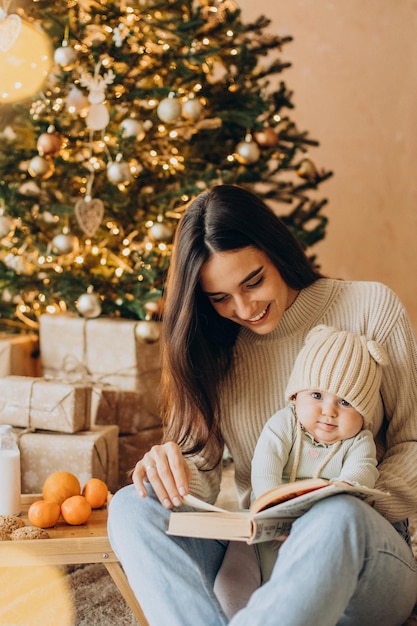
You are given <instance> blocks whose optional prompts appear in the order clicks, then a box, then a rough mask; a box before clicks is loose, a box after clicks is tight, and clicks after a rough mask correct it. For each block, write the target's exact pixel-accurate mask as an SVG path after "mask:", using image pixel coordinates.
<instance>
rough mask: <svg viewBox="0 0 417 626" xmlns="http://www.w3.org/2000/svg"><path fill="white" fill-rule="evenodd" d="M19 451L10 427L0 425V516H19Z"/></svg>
mask: <svg viewBox="0 0 417 626" xmlns="http://www.w3.org/2000/svg"><path fill="white" fill-rule="evenodd" d="M20 489H21V487H20V450H19V447H18V445H17V443H16V439H15V436H14V434H13V429H12V427H11V426H4V425H0V515H20V512H21V508H20Z"/></svg>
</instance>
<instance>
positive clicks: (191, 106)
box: [182, 98, 203, 122]
mask: <svg viewBox="0 0 417 626" xmlns="http://www.w3.org/2000/svg"><path fill="white" fill-rule="evenodd" d="M202 110H203V107H202V104H201V102H200V101H199V100H197V99H196V98H191V99H190V100H187V101H186V102H184V104H183V105H182V116H183V117H185V119H186V120H192V121H194V122H195V121H196V120H198V118H199V117H200V115H201V111H202Z"/></svg>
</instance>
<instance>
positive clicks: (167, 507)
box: [163, 498, 171, 509]
mask: <svg viewBox="0 0 417 626" xmlns="http://www.w3.org/2000/svg"><path fill="white" fill-rule="evenodd" d="M163 504H164V507H165V508H166V509H169V507H170V506H171V501H170V500H168V498H165V500H164V502H163Z"/></svg>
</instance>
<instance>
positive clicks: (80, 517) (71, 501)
mask: <svg viewBox="0 0 417 626" xmlns="http://www.w3.org/2000/svg"><path fill="white" fill-rule="evenodd" d="M61 515H62V517H63V518H64V520H65V521H66V522H67V524H71V526H78V525H79V524H84V523H85V522H86V521H87V520H88V518H89V517H90V515H91V505H90V503H89V502H87V499H86V498H85V497H84V496H81V495H79V496H71V497H70V498H67V499H66V500H64V502H63V503H62V504H61Z"/></svg>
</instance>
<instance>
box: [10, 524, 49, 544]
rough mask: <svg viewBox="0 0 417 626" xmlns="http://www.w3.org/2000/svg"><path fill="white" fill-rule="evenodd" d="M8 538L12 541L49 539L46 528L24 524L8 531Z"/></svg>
mask: <svg viewBox="0 0 417 626" xmlns="http://www.w3.org/2000/svg"><path fill="white" fill-rule="evenodd" d="M10 539H11V540H12V541H21V540H26V539H49V535H48V533H47V532H46V530H43V528H36V527H35V526H24V527H21V528H16V529H15V530H13V531H12V532H11V533H10Z"/></svg>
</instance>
